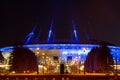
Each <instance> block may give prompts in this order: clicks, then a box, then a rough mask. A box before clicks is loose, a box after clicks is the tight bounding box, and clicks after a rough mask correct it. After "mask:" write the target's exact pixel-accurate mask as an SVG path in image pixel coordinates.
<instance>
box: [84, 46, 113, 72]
mask: <svg viewBox="0 0 120 80" xmlns="http://www.w3.org/2000/svg"><path fill="white" fill-rule="evenodd" d="M113 64H114V61H113V57H112V55H111V53H110V49H109V48H108V47H107V46H106V45H104V44H102V45H100V47H96V48H93V49H92V50H91V51H90V52H89V53H88V56H87V57H86V60H85V71H87V72H93V71H95V72H108V71H111V70H113V67H111V66H110V65H113Z"/></svg>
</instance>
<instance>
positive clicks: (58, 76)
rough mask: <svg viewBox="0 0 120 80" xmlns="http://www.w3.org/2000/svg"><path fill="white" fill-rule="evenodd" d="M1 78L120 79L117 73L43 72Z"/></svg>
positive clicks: (22, 79) (2, 77)
mask: <svg viewBox="0 0 120 80" xmlns="http://www.w3.org/2000/svg"><path fill="white" fill-rule="evenodd" d="M0 80H120V76H115V75H79V74H62V75H60V74H41V75H30V74H28V75H26V74H25V75H24V74H23V75H18V74H16V75H0Z"/></svg>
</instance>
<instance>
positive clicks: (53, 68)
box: [0, 24, 120, 73]
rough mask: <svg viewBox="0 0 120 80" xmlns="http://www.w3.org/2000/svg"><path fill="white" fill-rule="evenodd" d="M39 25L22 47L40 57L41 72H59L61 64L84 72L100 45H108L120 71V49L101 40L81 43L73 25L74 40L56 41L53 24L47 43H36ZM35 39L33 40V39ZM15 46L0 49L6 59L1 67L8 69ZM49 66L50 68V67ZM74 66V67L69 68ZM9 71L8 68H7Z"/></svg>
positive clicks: (75, 70)
mask: <svg viewBox="0 0 120 80" xmlns="http://www.w3.org/2000/svg"><path fill="white" fill-rule="evenodd" d="M36 27H37V25H35V27H34V28H33V30H32V31H31V32H30V33H29V34H28V36H27V38H26V40H25V41H24V44H23V45H22V46H23V47H25V48H29V49H30V50H32V51H33V52H34V53H35V54H36V56H37V57H38V66H39V72H40V73H43V71H42V70H41V69H43V68H44V69H43V70H44V72H59V63H61V62H62V63H65V64H66V70H68V71H69V72H78V71H79V70H81V71H83V67H84V61H85V59H86V56H87V55H88V53H89V52H90V51H91V49H92V48H95V47H100V45H99V44H100V43H105V44H107V47H108V48H109V49H110V52H111V54H112V56H113V59H114V63H115V65H114V67H115V69H116V70H120V67H119V63H120V57H119V56H120V47H118V46H115V45H112V44H110V43H107V42H104V41H99V40H90V39H89V40H88V37H87V41H86V42H79V39H78V34H77V30H76V26H75V25H74V24H73V32H72V33H73V35H72V36H73V37H74V39H73V40H67V41H66V40H63V41H60V40H59V41H54V40H53V38H52V36H53V30H52V24H51V25H50V29H49V32H48V37H47V40H46V41H45V42H39V43H36V42H35V40H38V38H39V37H37V38H36V39H35V38H34V37H33V36H34V32H35V29H36ZM32 38H33V39H32ZM13 48H14V46H7V47H3V48H1V49H0V51H1V52H2V55H3V57H4V59H5V60H4V61H1V63H0V65H1V67H6V65H7V64H8V61H9V54H10V53H11V51H12V50H13ZM48 65H49V66H48ZM69 66H73V67H69ZM6 69H7V67H6Z"/></svg>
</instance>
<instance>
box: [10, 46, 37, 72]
mask: <svg viewBox="0 0 120 80" xmlns="http://www.w3.org/2000/svg"><path fill="white" fill-rule="evenodd" d="M9 63H10V64H11V65H12V66H11V69H10V71H15V72H16V73H23V72H38V64H37V57H36V56H35V54H34V53H33V52H32V51H31V50H29V49H27V48H23V47H15V48H14V49H13V51H12V52H11V55H10V62H9Z"/></svg>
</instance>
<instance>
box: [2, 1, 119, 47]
mask: <svg viewBox="0 0 120 80" xmlns="http://www.w3.org/2000/svg"><path fill="white" fill-rule="evenodd" d="M119 4H120V1H119V0H39V1H35V0H34V1H26V0H23V1H22V0H16V1H12V0H3V1H2V2H1V3H0V5H1V10H0V28H1V29H0V47H5V46H10V45H12V44H13V43H14V42H15V41H18V40H19V41H22V40H25V38H26V36H27V35H28V34H29V33H30V32H31V30H32V29H33V27H34V26H35V25H36V24H37V26H38V27H37V28H36V29H37V30H36V32H40V41H42V40H46V39H47V35H48V31H49V28H50V25H51V22H52V21H53V33H54V37H55V40H69V39H70V38H71V36H70V35H71V34H72V29H73V28H72V21H74V24H75V25H76V30H77V33H78V37H79V40H84V34H89V37H90V38H91V39H97V40H103V41H106V42H110V43H112V44H115V45H118V46H120V5H119Z"/></svg>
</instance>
